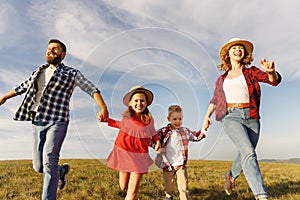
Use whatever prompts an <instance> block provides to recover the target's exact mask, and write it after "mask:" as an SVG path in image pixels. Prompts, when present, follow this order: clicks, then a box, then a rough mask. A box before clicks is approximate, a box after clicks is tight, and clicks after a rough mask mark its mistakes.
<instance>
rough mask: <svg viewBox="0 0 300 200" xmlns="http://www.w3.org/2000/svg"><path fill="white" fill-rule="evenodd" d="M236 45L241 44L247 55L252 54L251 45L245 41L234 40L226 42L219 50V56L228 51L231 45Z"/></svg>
mask: <svg viewBox="0 0 300 200" xmlns="http://www.w3.org/2000/svg"><path fill="white" fill-rule="evenodd" d="M237 44H241V45H243V46H244V47H245V49H246V51H247V52H248V53H252V52H253V44H252V43H251V42H249V41H247V40H235V41H232V42H228V43H226V44H225V45H224V46H223V47H222V48H221V50H220V55H221V53H222V52H223V51H228V50H229V49H230V47H232V46H233V45H237Z"/></svg>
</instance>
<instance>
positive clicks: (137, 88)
mask: <svg viewBox="0 0 300 200" xmlns="http://www.w3.org/2000/svg"><path fill="white" fill-rule="evenodd" d="M140 92H142V93H144V94H145V95H146V96H147V106H149V105H150V104H151V103H152V101H153V93H152V92H151V91H150V90H147V89H146V88H144V87H143V86H141V85H139V86H134V87H132V88H131V89H130V90H129V92H128V93H127V94H126V95H125V96H124V98H123V103H124V104H125V105H126V106H128V104H129V101H130V99H131V97H132V95H134V94H135V93H140Z"/></svg>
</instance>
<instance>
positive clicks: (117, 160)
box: [107, 86, 160, 200]
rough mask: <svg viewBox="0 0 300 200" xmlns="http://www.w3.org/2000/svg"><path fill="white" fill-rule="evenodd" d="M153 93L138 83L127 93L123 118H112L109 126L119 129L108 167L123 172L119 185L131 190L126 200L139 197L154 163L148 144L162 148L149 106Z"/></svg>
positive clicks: (156, 148)
mask: <svg viewBox="0 0 300 200" xmlns="http://www.w3.org/2000/svg"><path fill="white" fill-rule="evenodd" d="M152 100H153V93H152V92H151V91H150V90H147V89H145V88H144V87H143V86H135V87H133V88H131V89H130V91H129V92H128V93H127V94H126V95H125V96H124V98H123V103H124V104H125V105H126V106H128V109H126V110H125V111H124V112H123V114H122V120H121V121H116V120H113V119H109V120H108V126H111V127H115V128H119V129H120V131H119V134H118V136H117V138H116V141H115V144H114V148H113V150H112V152H111V153H110V155H109V157H108V159H107V166H108V167H110V168H112V169H114V170H117V171H119V184H120V188H121V189H122V190H126V189H127V195H126V198H125V200H133V199H135V198H136V195H137V192H138V187H139V184H140V182H141V179H142V176H143V174H146V173H148V168H149V166H150V165H151V164H152V163H153V160H152V159H151V157H150V155H149V152H148V147H149V146H150V144H151V142H154V143H155V148H154V149H155V150H158V149H159V148H160V140H159V137H158V135H157V133H156V130H155V128H154V119H153V118H152V116H151V113H150V111H149V110H148V106H149V105H150V104H151V103H152Z"/></svg>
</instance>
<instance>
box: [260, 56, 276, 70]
mask: <svg viewBox="0 0 300 200" xmlns="http://www.w3.org/2000/svg"><path fill="white" fill-rule="evenodd" d="M259 64H260V66H261V67H262V68H263V70H264V71H265V72H267V73H268V74H274V72H275V63H274V61H271V60H266V59H265V58H264V59H261V60H260V61H259Z"/></svg>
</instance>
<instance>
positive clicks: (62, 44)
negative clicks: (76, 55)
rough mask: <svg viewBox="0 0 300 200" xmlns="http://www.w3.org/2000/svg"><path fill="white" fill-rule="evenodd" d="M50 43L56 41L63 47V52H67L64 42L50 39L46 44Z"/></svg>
mask: <svg viewBox="0 0 300 200" xmlns="http://www.w3.org/2000/svg"><path fill="white" fill-rule="evenodd" d="M51 43H58V44H60V46H61V48H62V49H63V52H67V47H66V45H65V44H64V43H62V42H61V41H60V40H58V39H50V40H49V42H48V44H51Z"/></svg>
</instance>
